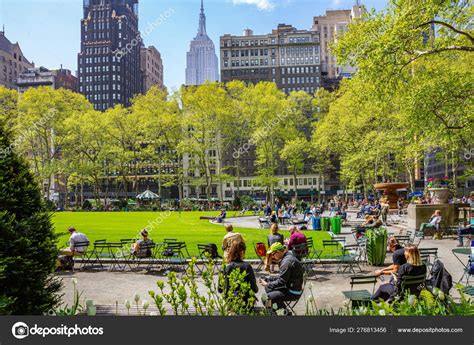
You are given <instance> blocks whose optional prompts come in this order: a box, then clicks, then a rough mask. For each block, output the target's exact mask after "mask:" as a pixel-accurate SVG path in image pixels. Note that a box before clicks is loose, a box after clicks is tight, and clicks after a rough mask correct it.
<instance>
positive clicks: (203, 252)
mask: <svg viewBox="0 0 474 345" xmlns="http://www.w3.org/2000/svg"><path fill="white" fill-rule="evenodd" d="M197 248H198V253H199V254H198V255H199V256H198V259H200V260H202V261H203V262H202V265H201V266H202V267H201V268H200V265H196V268H197V269H198V271H199V272H201V274H203V273H204V272H205V271H206V270H207V269H208V268H209V267H208V265H209V264H210V263H211V262H212V265H213V266H212V271H211V275H212V274H214V270H215V268H216V267H217V272H219V259H222V256H220V255H219V253H218V252H217V246H216V245H215V244H212V243H208V244H198V245H197Z"/></svg>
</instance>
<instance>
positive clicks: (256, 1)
mask: <svg viewBox="0 0 474 345" xmlns="http://www.w3.org/2000/svg"><path fill="white" fill-rule="evenodd" d="M233 3H234V5H242V4H247V5H255V6H257V8H258V9H259V10H265V11H270V10H273V9H274V8H275V4H274V3H273V1H272V0H233Z"/></svg>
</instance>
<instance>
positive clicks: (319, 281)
mask: <svg viewBox="0 0 474 345" xmlns="http://www.w3.org/2000/svg"><path fill="white" fill-rule="evenodd" d="M349 220H350V221H355V215H351V216H350V219H349ZM396 220H397V222H398V224H395V225H391V226H389V232H394V233H396V234H398V233H404V232H405V227H404V222H403V221H404V218H403V217H402V218H401V219H396ZM226 222H227V223H231V224H233V225H235V226H238V227H245V228H255V229H257V228H258V227H259V226H258V221H257V217H240V218H229V219H227V220H226ZM342 235H343V236H345V237H346V238H347V243H348V244H350V243H353V242H354V240H353V238H352V235H351V233H350V227H344V228H343V231H342ZM456 243H457V241H455V240H452V239H444V240H441V241H433V240H423V241H422V242H421V245H420V248H432V247H435V248H438V250H439V258H440V259H441V260H442V261H443V262H444V263H445V265H446V268H447V270H448V271H449V272H450V273H451V274H452V276H453V281H454V282H457V281H458V280H459V279H460V278H461V276H462V267H461V265H460V263H459V262H458V261H457V259H456V258H455V257H454V255H453V254H452V252H451V250H452V249H453V248H455V246H456ZM390 260H391V257H390V255H387V260H386V264H389V263H390ZM466 260H467V257H466ZM362 270H363V272H362V274H369V273H371V272H373V271H374V270H375V267H370V266H362ZM335 272H336V266H335V265H325V266H324V267H319V266H318V267H317V269H316V275H315V276H313V277H310V279H309V282H310V283H311V284H307V286H306V290H305V295H304V299H302V301H301V302H300V303H299V304H298V307H297V313H298V314H304V310H305V301H304V300H306V298H307V297H309V296H310V291H309V289H310V285H312V291H313V294H314V297H315V299H316V304H317V306H318V307H319V308H325V309H335V310H337V309H339V308H343V307H344V306H345V305H346V304H347V301H346V300H345V299H344V297H343V295H342V291H345V290H350V285H349V279H348V277H349V274H336V273H335ZM258 276H259V274H257V278H258ZM60 277H61V278H62V279H63V282H64V289H63V292H64V294H65V295H64V301H65V302H66V303H68V304H71V303H72V299H73V294H72V283H71V279H70V278H72V277H74V278H77V280H78V285H77V286H78V288H79V290H80V291H82V292H83V297H84V298H85V299H90V300H93V301H94V302H95V303H96V304H98V305H111V306H115V304H116V302H118V303H119V305H120V306H122V305H123V303H124V301H125V300H126V299H129V300H132V299H133V295H134V294H135V293H138V294H140V296H142V299H143V298H144V299H147V300H148V301H150V300H151V299H150V298H149V296H148V291H149V290H157V286H156V282H157V280H162V281H166V277H164V276H163V275H162V274H158V273H157V274H148V273H146V272H108V271H106V270H105V271H104V270H103V271H99V272H87V271H86V272H80V271H77V272H74V273H65V274H61V275H60ZM199 285H200V289H201V290H202V292H203V293H204V292H205V288H204V286H203V284H202V282H201V281H199ZM263 290H264V289H263V288H262V287H260V289H259V294H258V296H260V294H261V292H262V291H263ZM453 295H454V296H455V297H456V295H457V293H454V294H453ZM120 309H121V310H122V312H123V308H120Z"/></svg>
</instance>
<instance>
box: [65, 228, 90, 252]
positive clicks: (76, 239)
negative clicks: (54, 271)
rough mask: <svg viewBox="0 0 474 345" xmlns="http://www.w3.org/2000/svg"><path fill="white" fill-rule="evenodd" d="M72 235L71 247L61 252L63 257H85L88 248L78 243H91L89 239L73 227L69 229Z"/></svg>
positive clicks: (70, 239)
mask: <svg viewBox="0 0 474 345" xmlns="http://www.w3.org/2000/svg"><path fill="white" fill-rule="evenodd" d="M68 232H69V234H70V237H69V247H68V248H64V249H61V250H60V254H61V255H65V256H69V257H73V256H81V255H84V254H85V252H86V249H87V246H85V245H80V246H78V245H77V244H78V243H85V242H89V239H88V238H87V236H86V235H84V234H83V233H80V232H78V231H77V230H76V228H75V227H73V226H71V227H69V229H68Z"/></svg>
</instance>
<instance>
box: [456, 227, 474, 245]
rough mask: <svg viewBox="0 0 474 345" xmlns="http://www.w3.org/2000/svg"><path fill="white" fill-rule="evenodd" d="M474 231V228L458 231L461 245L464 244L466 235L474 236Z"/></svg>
mask: <svg viewBox="0 0 474 345" xmlns="http://www.w3.org/2000/svg"><path fill="white" fill-rule="evenodd" d="M473 234H474V229H473V228H464V229H459V230H458V241H459V244H460V245H463V244H464V236H466V235H473Z"/></svg>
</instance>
